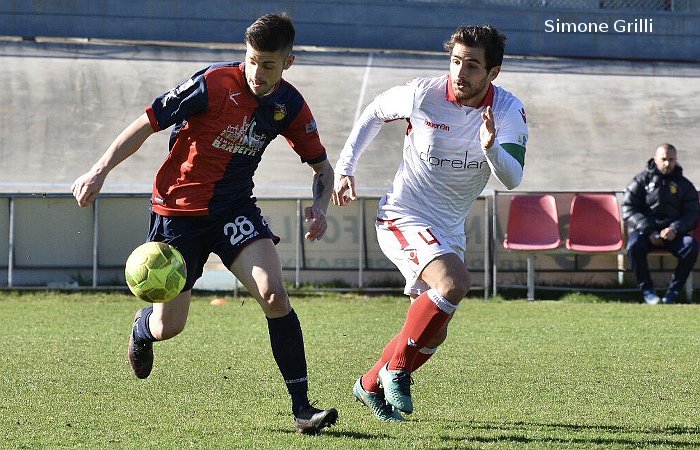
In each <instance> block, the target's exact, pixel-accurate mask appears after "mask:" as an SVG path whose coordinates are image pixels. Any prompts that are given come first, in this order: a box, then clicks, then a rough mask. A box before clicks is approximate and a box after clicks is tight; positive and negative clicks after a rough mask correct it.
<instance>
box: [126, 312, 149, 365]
mask: <svg viewBox="0 0 700 450" xmlns="http://www.w3.org/2000/svg"><path fill="white" fill-rule="evenodd" d="M142 313H143V309H139V310H138V311H136V315H135V316H134V325H133V326H132V328H131V334H130V335H129V364H131V368H132V369H133V371H134V374H135V375H136V377H137V378H141V379H144V378H147V377H148V375H150V374H151V369H153V342H143V341H138V342H137V341H136V340H135V339H134V327H136V322H137V321H138V320H139V319H140V318H141V314H142Z"/></svg>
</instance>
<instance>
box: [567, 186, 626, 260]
mask: <svg viewBox="0 0 700 450" xmlns="http://www.w3.org/2000/svg"><path fill="white" fill-rule="evenodd" d="M623 243H624V239H623V237H622V220H621V218H620V205H619V204H618V202H617V197H616V196H615V194H576V195H574V198H573V199H572V200H571V217H570V223H569V237H568V239H567V240H566V248H567V249H569V250H572V251H575V252H588V253H593V252H619V251H620V250H621V249H622V245H623Z"/></svg>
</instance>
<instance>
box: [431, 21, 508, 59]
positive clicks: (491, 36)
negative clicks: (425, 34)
mask: <svg viewBox="0 0 700 450" xmlns="http://www.w3.org/2000/svg"><path fill="white" fill-rule="evenodd" d="M458 43H459V44H462V45H466V46H467V47H478V48H483V49H484V53H485V54H486V70H491V69H492V68H494V67H496V66H500V65H501V64H503V53H504V52H505V50H506V37H505V36H504V35H503V34H501V33H499V32H498V30H497V29H496V28H495V27H494V26H493V25H487V24H485V25H470V26H467V27H459V28H457V30H455V32H454V33H452V36H451V37H450V40H448V41H445V50H447V51H448V52H450V53H452V49H453V48H454V46H455V44H458Z"/></svg>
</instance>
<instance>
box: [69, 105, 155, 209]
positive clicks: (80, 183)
mask: <svg viewBox="0 0 700 450" xmlns="http://www.w3.org/2000/svg"><path fill="white" fill-rule="evenodd" d="M153 133H154V131H153V128H151V124H150V122H149V121H148V116H147V115H146V114H145V113H144V114H142V115H141V116H139V117H138V118H137V119H136V120H134V121H133V122H132V123H131V124H130V125H129V126H128V127H126V128H125V129H124V131H122V132H121V133H120V134H119V136H117V138H116V139H115V140H114V142H112V144H111V145H110V146H109V148H108V149H107V151H106V152H105V153H104V154H103V155H102V157H101V158H100V159H99V160H98V161H97V162H96V163H95V164H94V165H93V166H92V168H90V170H89V171H87V172H85V173H84V174H82V175H81V176H79V177H78V178H76V180H75V181H74V182H73V184H72V185H71V192H72V193H73V196H74V197H75V199H76V200H77V202H78V205H80V206H83V207H85V206H89V205H90V204H92V202H94V201H95V197H97V194H99V193H100V190H101V189H102V185H103V184H104V181H105V178H106V177H107V174H109V172H110V171H111V170H112V169H114V168H115V167H116V166H117V165H118V164H119V163H121V162H122V161H124V160H125V159H126V158H128V157H129V156H131V155H133V154H134V153H135V152H136V151H137V150H138V149H139V148H141V146H142V145H143V143H144V142H145V141H146V139H148V137H149V136H150V135H151V134H153Z"/></svg>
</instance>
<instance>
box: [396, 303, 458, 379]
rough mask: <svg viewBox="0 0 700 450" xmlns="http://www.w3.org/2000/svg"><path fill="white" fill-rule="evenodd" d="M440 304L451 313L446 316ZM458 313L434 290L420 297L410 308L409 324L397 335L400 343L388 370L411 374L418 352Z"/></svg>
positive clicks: (405, 324)
mask: <svg viewBox="0 0 700 450" xmlns="http://www.w3.org/2000/svg"><path fill="white" fill-rule="evenodd" d="M438 304H440V305H441V306H442V307H443V308H445V309H450V311H449V312H446V311H445V310H444V309H442V308H440V307H439V306H438ZM455 309H456V306H455V305H453V304H451V303H449V302H448V301H447V299H445V298H444V297H443V296H442V295H440V293H439V292H437V291H436V290H435V289H430V290H429V291H427V292H424V293H422V294H421V295H419V296H418V298H416V300H415V301H414V302H413V303H412V304H411V306H410V307H409V308H408V314H407V316H406V322H405V323H404V325H403V328H402V329H401V332H400V333H399V335H398V338H399V340H398V342H397V343H396V349H395V350H394V354H393V355H392V357H391V360H390V361H389V367H388V368H389V369H390V370H408V369H409V368H411V367H413V363H414V360H415V358H416V354H418V351H419V350H420V349H421V348H422V347H423V346H424V345H425V343H426V342H428V339H430V338H431V337H432V336H433V335H434V334H435V333H436V332H437V331H438V330H440V328H441V327H442V326H443V325H444V324H445V322H446V321H447V319H448V318H449V317H450V314H451V313H452V312H454V310H455Z"/></svg>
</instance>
